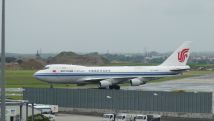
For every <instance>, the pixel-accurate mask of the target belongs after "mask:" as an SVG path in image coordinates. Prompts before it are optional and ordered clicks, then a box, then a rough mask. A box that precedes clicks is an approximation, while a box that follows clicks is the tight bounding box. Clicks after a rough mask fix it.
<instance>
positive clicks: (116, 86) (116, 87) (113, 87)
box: [109, 85, 120, 90]
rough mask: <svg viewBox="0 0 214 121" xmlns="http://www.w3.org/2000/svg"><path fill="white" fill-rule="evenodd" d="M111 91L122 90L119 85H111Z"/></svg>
mask: <svg viewBox="0 0 214 121" xmlns="http://www.w3.org/2000/svg"><path fill="white" fill-rule="evenodd" d="M109 89H116V90H119V89H120V86H119V85H111V86H109Z"/></svg>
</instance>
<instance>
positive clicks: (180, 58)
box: [178, 48, 189, 63]
mask: <svg viewBox="0 0 214 121" xmlns="http://www.w3.org/2000/svg"><path fill="white" fill-rule="evenodd" d="M188 52H189V48H184V49H183V50H182V51H180V52H179V53H178V61H179V62H181V63H183V62H184V61H185V60H186V58H187V57H188V54H187V53H188Z"/></svg>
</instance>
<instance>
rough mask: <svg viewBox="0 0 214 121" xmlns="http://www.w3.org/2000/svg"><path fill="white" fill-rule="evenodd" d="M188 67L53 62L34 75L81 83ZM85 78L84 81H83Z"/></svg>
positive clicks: (51, 80) (170, 73) (153, 74)
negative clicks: (93, 65) (96, 65)
mask: <svg viewBox="0 0 214 121" xmlns="http://www.w3.org/2000/svg"><path fill="white" fill-rule="evenodd" d="M178 68H179V69H189V66H180V67H177V66H169V67H166V66H115V67H114V66H113V67H112V66H111V67H105V66H100V67H87V66H79V65H66V64H55V65H47V66H46V67H45V68H44V69H43V70H39V71H37V72H36V73H35V74H34V77H35V78H37V79H39V80H42V81H46V82H49V83H68V84H81V83H90V82H88V80H97V79H99V80H104V79H108V78H126V79H131V78H138V77H164V76H173V75H177V74H179V73H178V72H176V71H171V70H175V69H178ZM85 80H86V81H85Z"/></svg>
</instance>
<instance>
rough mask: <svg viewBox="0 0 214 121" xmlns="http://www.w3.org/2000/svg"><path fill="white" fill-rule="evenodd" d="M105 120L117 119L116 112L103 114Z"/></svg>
mask: <svg viewBox="0 0 214 121" xmlns="http://www.w3.org/2000/svg"><path fill="white" fill-rule="evenodd" d="M103 121H115V114H113V113H108V114H103Z"/></svg>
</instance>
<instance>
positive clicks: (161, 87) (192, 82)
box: [123, 74, 214, 92]
mask: <svg viewBox="0 0 214 121" xmlns="http://www.w3.org/2000/svg"><path fill="white" fill-rule="evenodd" d="M123 89H128V90H144V91H187V92H214V74H209V75H203V76H197V77H190V78H184V79H178V80H169V81H165V82H160V83H148V84H145V85H141V86H134V87H133V86H129V87H124V88H123Z"/></svg>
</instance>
